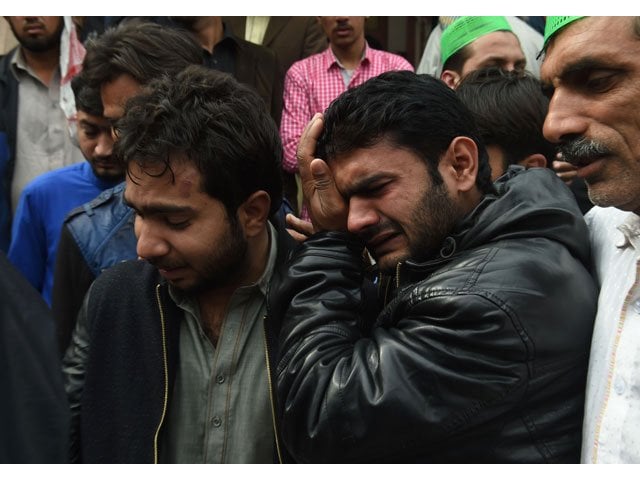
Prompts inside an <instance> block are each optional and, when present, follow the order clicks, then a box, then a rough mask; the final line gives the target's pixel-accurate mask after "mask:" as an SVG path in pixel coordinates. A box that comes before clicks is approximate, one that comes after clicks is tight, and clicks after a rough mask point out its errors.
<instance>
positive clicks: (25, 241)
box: [7, 186, 47, 293]
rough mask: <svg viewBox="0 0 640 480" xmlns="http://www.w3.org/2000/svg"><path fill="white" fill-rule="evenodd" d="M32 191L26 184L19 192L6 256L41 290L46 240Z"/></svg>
mask: <svg viewBox="0 0 640 480" xmlns="http://www.w3.org/2000/svg"><path fill="white" fill-rule="evenodd" d="M35 193H36V192H35V191H34V190H33V189H31V188H29V186H27V188H25V190H24V191H23V192H22V195H21V196H20V201H19V202H18V208H17V209H16V215H15V217H14V220H13V227H12V230H11V245H10V246H9V253H8V254H7V257H8V258H9V260H10V261H11V263H13V264H14V265H15V266H16V268H17V269H18V270H20V271H21V272H22V274H23V275H24V276H25V278H26V279H27V280H29V283H30V284H31V285H33V288H35V289H36V290H38V291H39V292H40V293H42V288H43V285H44V275H45V269H46V261H47V241H46V238H45V231H44V227H43V222H42V219H41V218H40V210H41V209H39V208H38V205H37V200H36V195H35Z"/></svg>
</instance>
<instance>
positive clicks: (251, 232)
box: [238, 190, 271, 238]
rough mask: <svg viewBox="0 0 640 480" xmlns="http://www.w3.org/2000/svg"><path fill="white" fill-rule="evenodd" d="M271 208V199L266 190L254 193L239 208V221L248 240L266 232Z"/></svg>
mask: <svg viewBox="0 0 640 480" xmlns="http://www.w3.org/2000/svg"><path fill="white" fill-rule="evenodd" d="M270 208H271V198H270V197H269V194H268V193H267V192H265V191H264V190H258V191H256V192H253V193H252V194H251V195H249V198H247V199H246V200H245V201H244V202H243V203H242V205H240V207H238V221H239V222H240V224H241V225H242V228H243V230H244V233H245V235H246V236H247V238H249V237H255V236H257V235H259V234H260V233H261V232H263V231H264V229H265V228H266V225H267V219H268V218H269V210H270Z"/></svg>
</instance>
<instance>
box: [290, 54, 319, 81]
mask: <svg viewBox="0 0 640 480" xmlns="http://www.w3.org/2000/svg"><path fill="white" fill-rule="evenodd" d="M326 67H327V49H325V50H324V51H322V52H320V53H315V54H313V55H309V56H308V57H307V58H303V59H302V60H298V61H297V62H294V63H293V64H292V65H291V67H289V70H288V71H287V75H291V76H297V75H308V74H309V73H310V72H316V71H320V70H324V69H326Z"/></svg>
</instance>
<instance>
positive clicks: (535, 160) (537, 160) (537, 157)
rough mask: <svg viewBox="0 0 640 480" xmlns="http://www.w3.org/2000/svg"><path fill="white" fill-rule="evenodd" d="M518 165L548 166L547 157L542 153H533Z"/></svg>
mask: <svg viewBox="0 0 640 480" xmlns="http://www.w3.org/2000/svg"><path fill="white" fill-rule="evenodd" d="M518 165H522V166H523V167H524V168H533V167H540V168H545V167H546V166H547V158H546V157H545V156H544V155H542V154H541V153H533V154H531V155H529V156H528V157H526V158H524V159H523V160H520V161H519V162H518Z"/></svg>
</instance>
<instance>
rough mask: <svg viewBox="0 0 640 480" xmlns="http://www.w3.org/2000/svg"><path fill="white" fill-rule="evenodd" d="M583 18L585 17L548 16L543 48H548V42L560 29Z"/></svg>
mask: <svg viewBox="0 0 640 480" xmlns="http://www.w3.org/2000/svg"><path fill="white" fill-rule="evenodd" d="M581 18H584V17H547V20H546V22H545V24H544V43H543V45H542V50H543V51H544V50H545V49H546V48H547V43H549V40H550V39H551V37H553V36H554V35H555V34H556V33H558V31H559V30H562V29H563V28H564V27H566V26H567V25H569V24H570V23H572V22H575V21H576V20H579V19H581Z"/></svg>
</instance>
